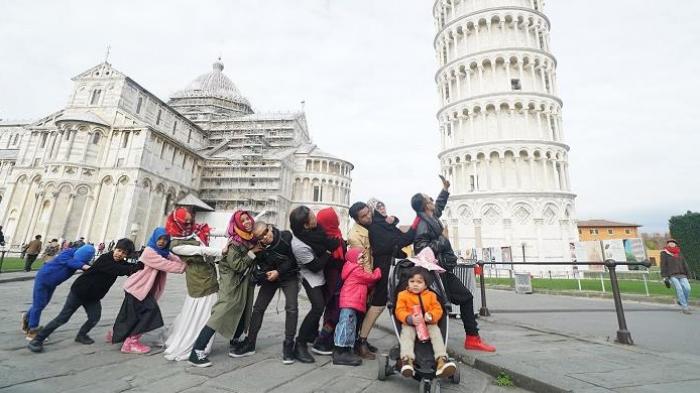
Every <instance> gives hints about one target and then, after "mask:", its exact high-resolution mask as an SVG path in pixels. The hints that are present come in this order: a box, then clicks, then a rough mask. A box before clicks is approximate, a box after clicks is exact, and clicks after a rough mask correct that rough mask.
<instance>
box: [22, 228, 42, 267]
mask: <svg viewBox="0 0 700 393" xmlns="http://www.w3.org/2000/svg"><path fill="white" fill-rule="evenodd" d="M41 246H42V243H41V235H36V236H35V237H34V240H32V241H30V242H29V244H27V248H26V251H25V253H26V255H27V256H26V257H25V259H24V271H25V272H29V271H31V270H32V264H33V263H34V261H36V257H37V256H38V255H39V253H40V252H41Z"/></svg>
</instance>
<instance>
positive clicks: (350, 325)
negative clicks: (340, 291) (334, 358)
mask: <svg viewBox="0 0 700 393" xmlns="http://www.w3.org/2000/svg"><path fill="white" fill-rule="evenodd" d="M356 332H357V311H356V310H354V309H352V308H341V309H340V317H339V318H338V324H337V325H335V346H336V347H344V348H352V347H353V346H354V345H355V333H356Z"/></svg>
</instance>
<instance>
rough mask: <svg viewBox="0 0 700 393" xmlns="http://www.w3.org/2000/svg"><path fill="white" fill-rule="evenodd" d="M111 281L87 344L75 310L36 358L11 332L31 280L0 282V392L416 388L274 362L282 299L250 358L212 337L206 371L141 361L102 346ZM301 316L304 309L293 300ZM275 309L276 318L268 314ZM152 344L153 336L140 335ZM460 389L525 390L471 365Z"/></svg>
mask: <svg viewBox="0 0 700 393" xmlns="http://www.w3.org/2000/svg"><path fill="white" fill-rule="evenodd" d="M123 280H124V279H123V278H120V279H119V280H118V281H117V284H115V286H114V287H113V288H112V290H111V291H110V293H109V295H108V296H107V297H106V298H105V299H104V300H103V303H102V305H103V309H102V321H101V322H100V323H99V324H98V325H97V326H96V327H95V329H93V331H92V332H91V335H92V337H93V338H94V339H95V340H96V343H95V344H93V345H79V344H76V343H74V342H73V338H74V336H75V333H76V331H77V329H78V327H79V326H80V324H82V323H83V322H84V320H85V319H84V318H85V314H84V312H83V311H82V310H78V311H77V312H76V314H75V315H74V317H73V319H72V320H71V321H70V322H69V323H68V324H66V325H64V326H62V327H61V328H60V329H58V330H57V331H56V332H54V334H53V335H52V336H51V337H50V338H49V342H48V343H47V344H46V345H45V350H44V353H41V354H34V353H31V352H29V351H28V350H27V349H26V344H27V342H26V341H25V339H24V337H23V335H22V334H21V332H20V331H19V315H20V312H21V311H23V310H25V309H26V308H27V307H28V305H29V301H30V299H31V290H32V285H33V281H14V282H4V283H1V284H0V297H1V298H2V299H3V302H2V303H0V392H3V393H4V392H32V393H34V392H91V393H93V392H100V393H102V392H212V393H213V392H219V393H224V392H228V393H230V392H242V393H244V392H285V393H293V392H299V393H302V392H303V393H306V392H342V393H351V392H404V391H409V392H410V391H414V392H415V391H417V389H418V384H417V383H416V382H415V381H413V380H408V379H404V378H402V377H399V376H393V377H390V378H389V379H388V380H387V381H384V382H380V381H377V380H376V375H377V368H376V362H373V361H368V362H365V364H363V365H362V366H361V367H342V366H334V365H332V364H331V363H330V362H329V360H330V358H329V357H320V356H317V357H316V359H317V362H316V363H315V364H312V365H304V364H300V363H295V364H294V365H291V366H285V365H283V364H282V363H281V361H280V352H281V336H282V329H283V319H284V310H283V309H284V299H283V297H282V299H281V301H280V303H279V304H277V298H275V300H273V302H272V303H271V305H270V308H269V309H268V312H267V313H266V316H265V321H264V322H263V328H262V331H261V333H260V337H259V341H258V346H257V348H256V349H257V353H256V354H255V355H253V356H251V357H247V358H243V359H232V358H229V357H228V342H227V340H225V339H224V338H223V337H220V336H217V337H216V341H215V344H214V349H213V353H212V355H211V356H210V359H211V360H212V362H213V363H214V365H213V366H212V367H209V368H203V369H202V368H195V367H191V366H189V365H188V364H187V363H186V362H179V363H175V362H169V361H167V360H165V359H164V358H163V356H162V354H161V353H160V351H155V352H154V353H151V354H149V355H145V356H143V355H130V354H122V353H120V352H119V346H118V345H109V344H106V343H104V342H103V337H104V334H105V332H106V331H107V329H108V328H109V327H110V326H111V324H112V323H113V321H114V317H115V316H116V314H117V312H118V310H119V307H120V305H121V302H122V299H123V292H122V291H121V290H120V285H121V283H122V282H123ZM71 282H72V279H71V280H69V281H68V282H66V283H64V284H63V285H61V286H60V287H59V288H58V289H57V290H56V293H55V294H54V297H53V300H52V302H51V304H50V305H49V307H47V309H46V310H45V311H44V313H43V315H42V322H43V323H46V322H48V321H49V320H50V319H51V318H53V317H55V316H56V315H57V314H58V311H59V310H60V308H61V307H62V305H63V302H64V301H65V298H66V295H67V293H68V290H69V288H70V284H71ZM184 293H185V289H184V277H183V276H181V275H170V276H169V277H168V284H167V288H166V291H165V295H164V297H163V299H162V304H161V306H162V312H163V317H164V320H165V321H166V325H167V324H169V323H170V322H172V321H173V319H174V318H175V316H176V315H177V313H178V312H179V310H180V307H181V305H182V301H183V297H184ZM301 304H302V307H303V308H302V312H301V315H304V314H305V311H306V310H307V309H308V304H307V302H306V301H304V300H303V298H302V300H301ZM277 307H279V310H280V311H281V312H280V313H278V312H277V310H276V308H277ZM144 339H145V341H147V342H149V341H150V342H153V343H157V342H159V341H160V340H161V337H160V334H157V333H154V334H149V335H146V336H145V337H144ZM372 342H373V343H375V344H376V345H377V346H379V347H380V348H382V349H389V348H390V347H391V346H393V345H394V344H395V342H396V339H395V337H394V336H393V334H388V333H386V332H382V331H379V330H377V331H376V332H375V333H373V335H372ZM460 369H461V373H462V382H461V384H460V385H450V384H448V383H445V384H444V385H443V390H444V391H447V392H489V393H495V392H514V393H519V392H525V391H524V390H521V389H519V388H508V389H504V388H500V387H497V386H495V385H494V384H493V378H492V377H490V376H489V375H487V374H485V373H483V372H481V371H477V370H475V369H473V368H471V367H468V366H465V365H460Z"/></svg>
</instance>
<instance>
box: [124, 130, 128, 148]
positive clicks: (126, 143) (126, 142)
mask: <svg viewBox="0 0 700 393" xmlns="http://www.w3.org/2000/svg"><path fill="white" fill-rule="evenodd" d="M128 144H129V133H128V132H125V133H124V136H123V137H122V148H125V147H126V146H127V145H128Z"/></svg>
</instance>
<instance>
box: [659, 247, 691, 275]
mask: <svg viewBox="0 0 700 393" xmlns="http://www.w3.org/2000/svg"><path fill="white" fill-rule="evenodd" d="M673 276H686V277H690V269H688V263H687V262H686V261H685V258H683V254H679V255H678V256H677V257H674V256H673V255H672V254H671V253H669V252H668V251H666V250H662V251H661V277H666V278H668V277H673Z"/></svg>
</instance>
